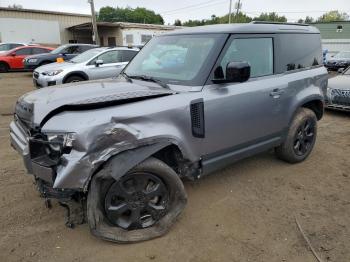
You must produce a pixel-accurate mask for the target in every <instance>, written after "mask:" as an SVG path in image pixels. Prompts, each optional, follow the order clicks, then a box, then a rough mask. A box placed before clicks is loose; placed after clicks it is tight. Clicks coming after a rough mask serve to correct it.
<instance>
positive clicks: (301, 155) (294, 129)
mask: <svg viewBox="0 0 350 262" xmlns="http://www.w3.org/2000/svg"><path fill="white" fill-rule="evenodd" d="M316 136H317V117H316V115H315V113H314V112H313V111H312V110H310V109H308V108H301V109H299V111H298V112H297V114H296V115H295V117H294V119H293V122H292V124H291V126H290V128H289V131H288V135H287V138H286V140H285V141H284V143H283V144H282V145H280V146H279V147H277V148H276V150H275V151H276V155H277V157H278V158H280V159H282V160H284V161H286V162H289V163H299V162H302V161H304V160H305V159H306V158H307V157H308V156H309V155H310V153H311V152H312V149H313V147H314V145H315V142H316Z"/></svg>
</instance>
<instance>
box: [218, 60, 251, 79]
mask: <svg viewBox="0 0 350 262" xmlns="http://www.w3.org/2000/svg"><path fill="white" fill-rule="evenodd" d="M220 71H221V73H220ZM249 78H250V65H249V63H248V62H244V61H243V62H230V63H228V64H227V66H226V78H224V76H223V72H222V68H221V67H218V68H217V70H215V79H214V80H213V82H214V83H218V84H219V83H243V82H246V81H248V79H249Z"/></svg>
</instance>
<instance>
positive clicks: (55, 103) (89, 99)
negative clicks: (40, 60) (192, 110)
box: [15, 78, 175, 129]
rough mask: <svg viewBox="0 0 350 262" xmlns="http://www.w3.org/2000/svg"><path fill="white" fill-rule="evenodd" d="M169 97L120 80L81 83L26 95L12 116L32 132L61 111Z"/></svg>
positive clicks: (155, 89) (163, 91) (167, 92)
mask: <svg viewBox="0 0 350 262" xmlns="http://www.w3.org/2000/svg"><path fill="white" fill-rule="evenodd" d="M151 85H152V84H151ZM172 94H175V92H174V91H172V90H167V89H164V88H161V87H149V86H143V85H139V84H136V83H129V82H126V81H125V80H122V79H120V78H118V79H110V80H102V81H101V80H100V81H90V82H82V83H79V84H77V83H75V84H71V85H65V86H57V87H48V88H42V89H38V90H35V91H32V92H30V93H27V94H25V95H23V96H22V97H20V98H19V99H18V101H17V103H16V108H15V114H16V116H17V117H18V118H19V119H20V120H21V121H23V122H25V124H26V125H27V126H28V127H30V128H32V129H34V128H40V127H42V126H43V125H44V124H45V123H46V122H47V121H48V120H49V119H50V118H51V117H53V116H54V115H56V114H59V113H61V112H64V111H69V110H88V109H92V108H94V109H95V108H103V107H108V106H115V105H118V104H125V103H131V102H136V101H140V100H144V99H151V98H156V97H162V96H167V95H172Z"/></svg>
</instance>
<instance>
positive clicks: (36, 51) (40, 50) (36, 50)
mask: <svg viewBox="0 0 350 262" xmlns="http://www.w3.org/2000/svg"><path fill="white" fill-rule="evenodd" d="M49 52H50V50H48V49H44V48H33V54H34V55H36V54H46V53H49Z"/></svg>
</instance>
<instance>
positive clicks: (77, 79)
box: [65, 76, 85, 84]
mask: <svg viewBox="0 0 350 262" xmlns="http://www.w3.org/2000/svg"><path fill="white" fill-rule="evenodd" d="M81 81H85V79H84V78H82V77H81V76H70V77H68V78H67V80H66V81H65V83H67V84H68V83H75V82H81Z"/></svg>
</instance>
